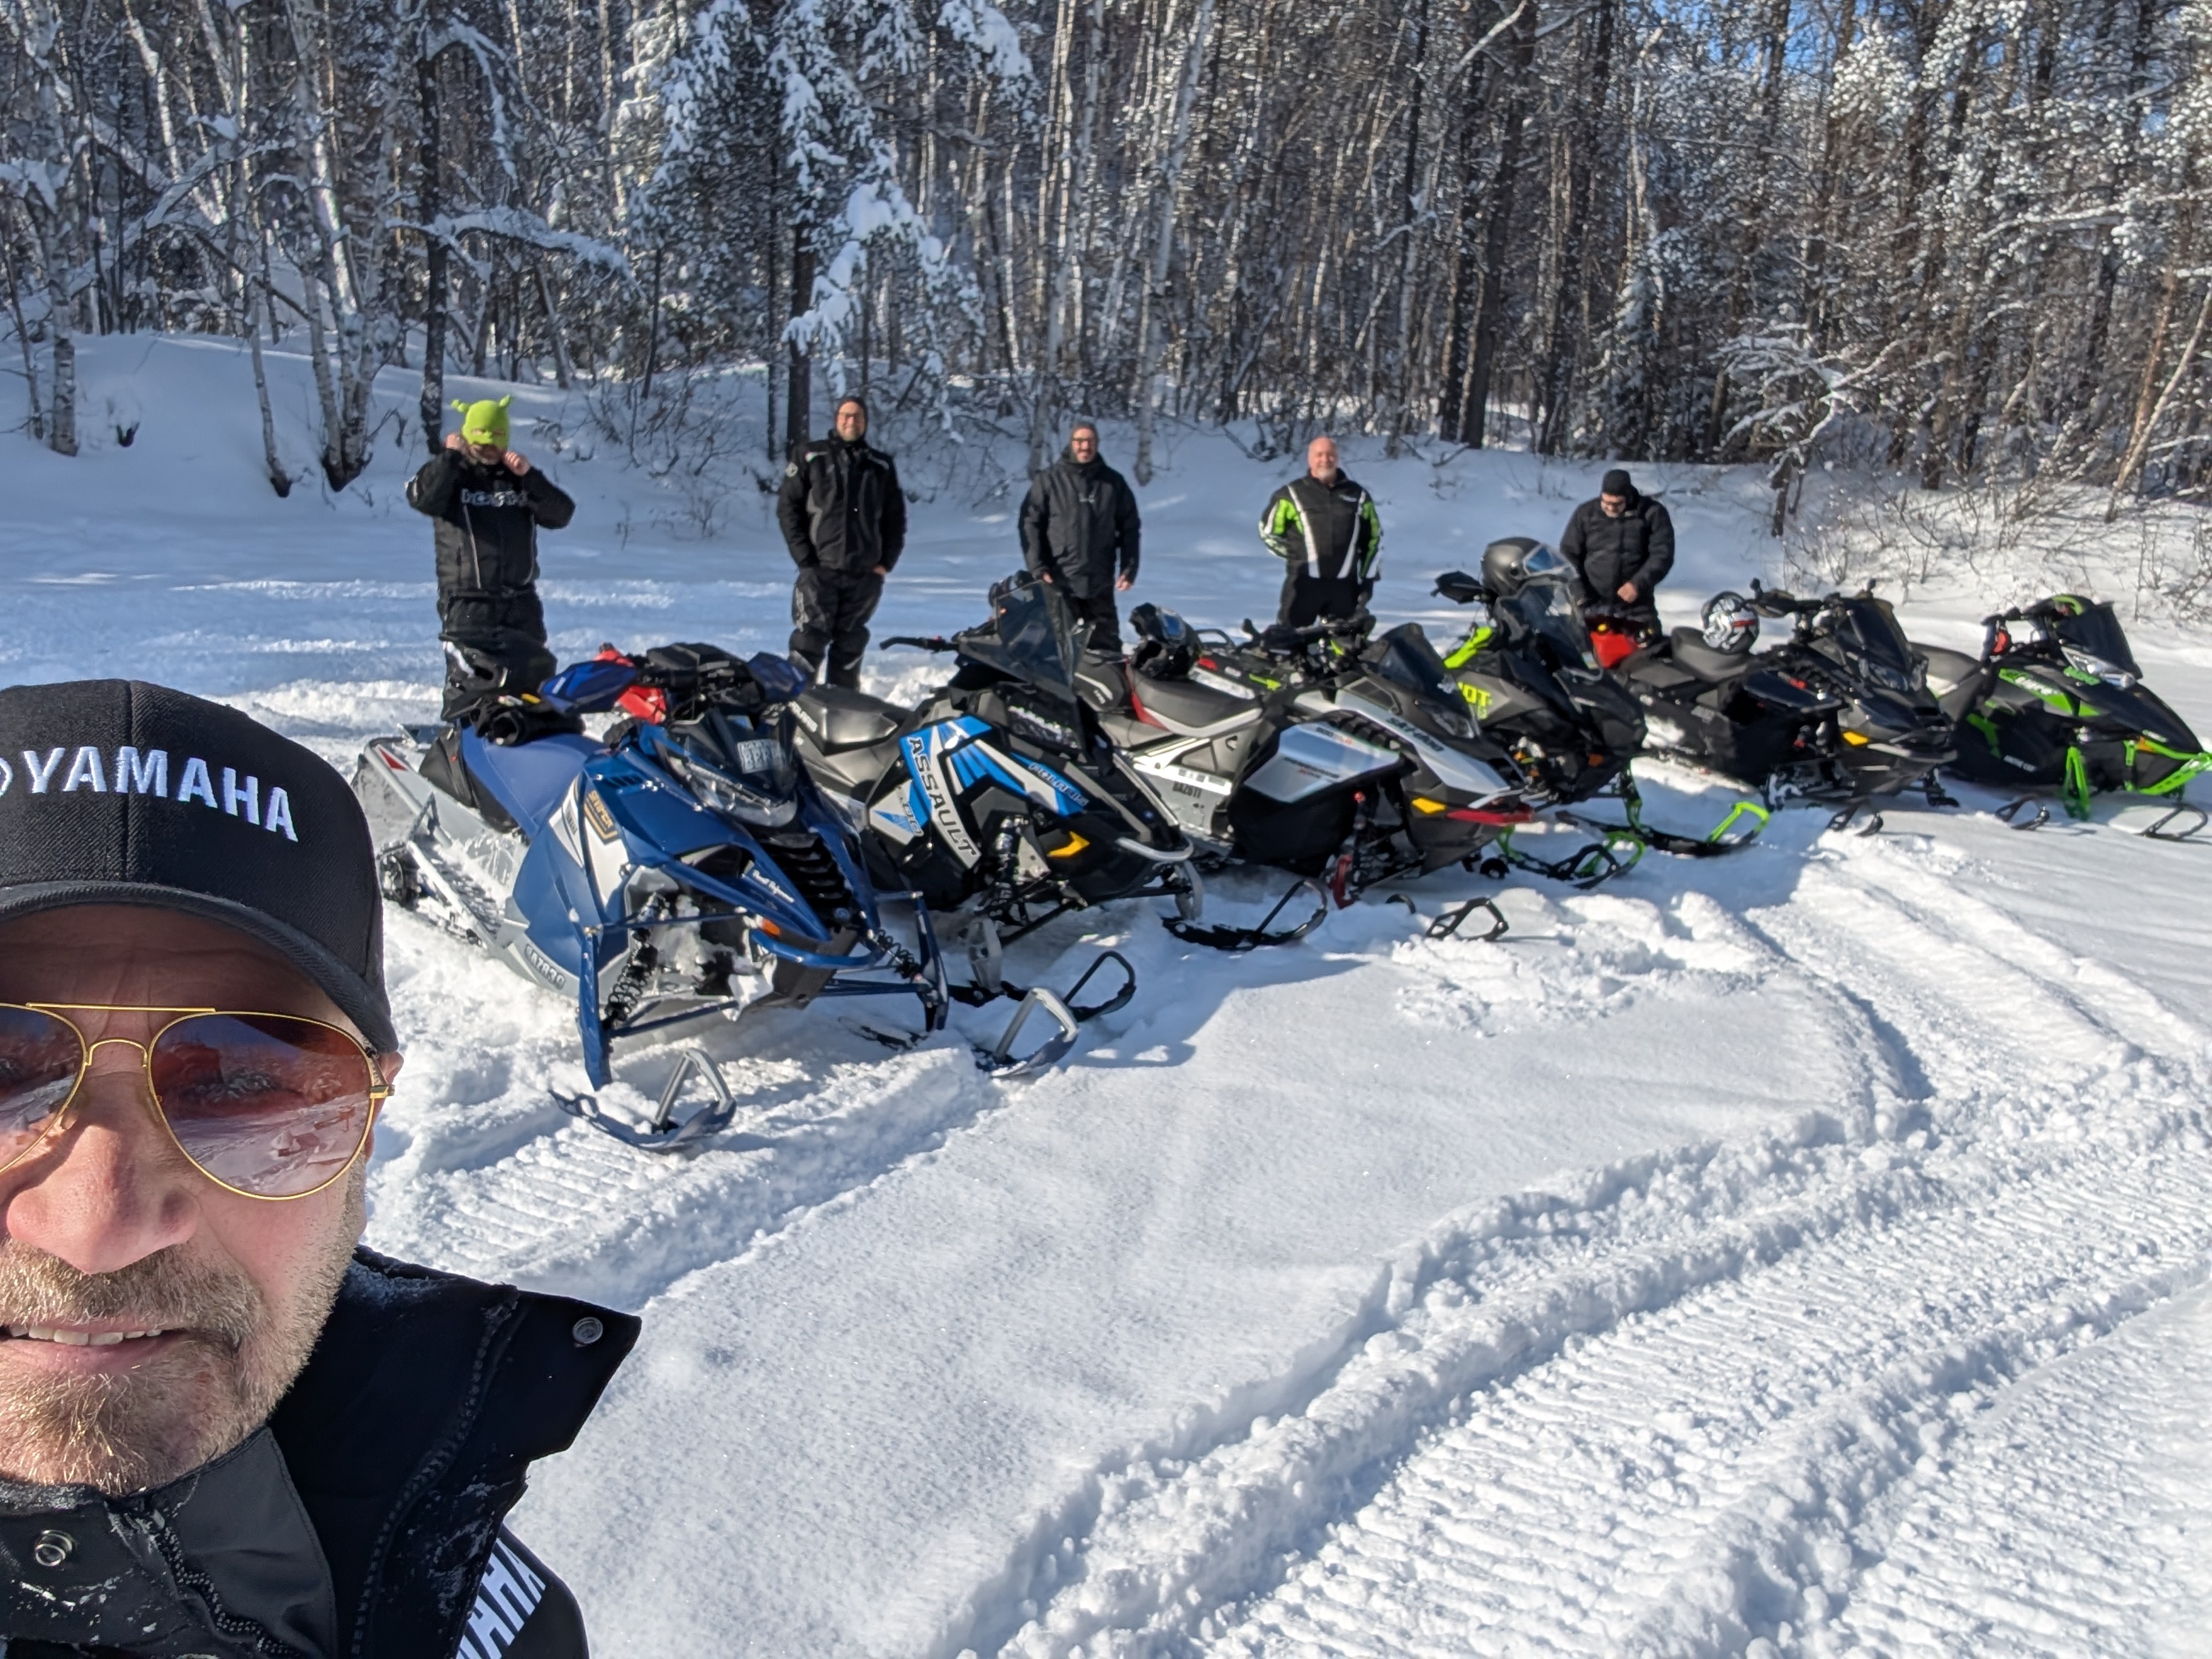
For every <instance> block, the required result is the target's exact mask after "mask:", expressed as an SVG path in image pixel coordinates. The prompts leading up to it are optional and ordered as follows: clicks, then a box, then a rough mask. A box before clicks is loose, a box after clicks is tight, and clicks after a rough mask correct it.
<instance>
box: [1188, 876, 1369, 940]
mask: <svg viewBox="0 0 2212 1659" xmlns="http://www.w3.org/2000/svg"><path fill="white" fill-rule="evenodd" d="M1300 893H1311V894H1312V895H1313V896H1314V910H1313V914H1312V915H1310V916H1308V917H1307V918H1306V919H1305V920H1304V921H1302V922H1300V923H1298V924H1297V926H1296V927H1281V928H1279V927H1276V926H1275V920H1276V918H1277V917H1279V916H1280V915H1282V914H1283V912H1284V911H1285V909H1286V908H1289V906H1290V902H1291V900H1292V899H1294V898H1296V897H1297V896H1298V895H1299V894H1300ZM1326 920H1328V890H1327V889H1326V888H1324V887H1323V886H1322V884H1320V883H1319V882H1317V881H1314V880H1311V879H1310V878H1309V879H1306V880H1302V881H1297V882H1294V883H1293V884H1291V886H1289V887H1288V888H1286V889H1285V890H1284V892H1283V896H1282V897H1280V898H1279V899H1277V900H1276V901H1275V905H1274V908H1273V909H1272V910H1270V911H1268V912H1267V915H1264V916H1262V917H1261V919H1260V925H1259V926H1258V927H1229V926H1226V925H1225V924H1223V923H1220V922H1215V923H1212V924H1210V925H1208V926H1206V927H1200V926H1199V925H1198V924H1197V923H1196V922H1194V921H1190V920H1188V919H1187V918H1185V917H1182V916H1163V917H1162V918H1161V919H1160V921H1161V925H1162V926H1163V927H1165V928H1166V929H1167V930H1168V932H1170V933H1173V934H1174V935H1175V936H1176V938H1177V939H1181V940H1182V941H1183V943H1184V944H1186V945H1205V946H1206V948H1207V949H1208V950H1212V951H1230V952H1231V953H1232V954H1242V953H1243V952H1244V951H1257V950H1259V949H1261V947H1262V946H1265V945H1294V944H1296V943H1297V941H1298V940H1300V939H1304V937H1305V936H1306V935H1307V934H1308V933H1311V932H1313V930H1314V929H1315V928H1316V927H1320V926H1321V925H1322V922H1323V921H1326Z"/></svg>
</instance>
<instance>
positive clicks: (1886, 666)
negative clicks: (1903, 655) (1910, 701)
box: [1863, 657, 1927, 694]
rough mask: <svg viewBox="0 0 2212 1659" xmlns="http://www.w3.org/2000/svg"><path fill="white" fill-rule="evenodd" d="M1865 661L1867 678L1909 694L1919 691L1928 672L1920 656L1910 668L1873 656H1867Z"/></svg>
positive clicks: (1890, 688)
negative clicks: (1878, 659) (1881, 660)
mask: <svg viewBox="0 0 2212 1659" xmlns="http://www.w3.org/2000/svg"><path fill="white" fill-rule="evenodd" d="M1863 665H1864V667H1865V669H1866V674H1867V678H1869V679H1870V680H1872V681H1873V682H1874V683H1875V684H1876V685H1879V686H1884V687H1887V689H1888V690H1892V691H1903V692H1905V693H1908V694H1910V693H1911V692H1914V691H1917V690H1919V689H1920V684H1921V683H1923V680H1924V676H1925V674H1926V672H1927V668H1926V665H1925V664H1923V662H1921V661H1920V659H1918V658H1915V659H1913V662H1912V665H1911V667H1910V668H1899V667H1898V666H1897V665H1896V664H1894V663H1887V662H1879V661H1876V660H1875V659H1873V658H1871V657H1869V658H1865V659H1863ZM1916 669H1917V670H1918V671H1919V673H1918V674H1917V675H1916V674H1915V672H1914V670H1916Z"/></svg>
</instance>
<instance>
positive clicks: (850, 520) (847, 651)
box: [775, 398, 906, 690]
mask: <svg viewBox="0 0 2212 1659" xmlns="http://www.w3.org/2000/svg"><path fill="white" fill-rule="evenodd" d="M867 433H868V406H867V404H864V403H862V402H861V401H860V399H859V398H840V399H838V402H837V410H836V431H835V432H833V433H832V434H831V435H829V437H827V438H824V439H823V440H822V441H820V442H819V443H811V444H808V445H807V446H806V447H805V448H803V449H801V450H800V451H799V453H797V454H796V455H793V457H792V458H791V462H790V465H787V466H786V467H785V468H784V470H783V489H781V492H779V493H778V495H777V496H776V502H775V517H776V522H777V523H778V524H780V525H781V526H782V527H783V539H784V544H785V545H786V546H787V547H788V548H789V549H790V550H791V562H793V564H795V565H797V566H798V567H799V580H797V582H796V583H794V584H793V587H792V590H791V659H792V660H793V662H795V663H797V664H798V665H799V666H800V667H801V668H804V669H805V671H807V672H808V673H809V674H810V675H811V674H817V673H819V674H821V676H822V678H823V679H825V680H826V681H828V682H829V684H831V685H842V686H845V687H847V688H848V689H854V690H857V689H858V688H859V686H860V659H861V658H862V657H863V656H864V655H865V654H866V652H867V649H868V619H869V618H870V617H872V616H874V615H875V614H876V606H877V605H879V604H880V603H882V600H883V597H884V578H885V577H886V576H888V575H890V574H891V568H892V567H893V566H894V565H896V564H897V563H898V559H899V554H900V553H901V552H902V551H903V550H905V547H906V495H905V494H904V492H903V491H902V490H901V489H899V481H898V468H897V467H896V466H895V465H892V464H891V458H890V456H888V455H886V454H884V452H883V451H882V450H880V449H876V448H872V447H870V446H869V444H868V441H867ZM825 657H826V658H827V659H828V667H827V670H826V671H825V670H824V668H823V659H824V658H825Z"/></svg>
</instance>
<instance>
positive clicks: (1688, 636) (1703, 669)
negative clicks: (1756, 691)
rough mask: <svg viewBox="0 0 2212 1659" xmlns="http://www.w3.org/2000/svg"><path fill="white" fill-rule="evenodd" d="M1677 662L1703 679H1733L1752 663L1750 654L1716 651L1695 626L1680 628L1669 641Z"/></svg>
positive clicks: (1669, 647)
mask: <svg viewBox="0 0 2212 1659" xmlns="http://www.w3.org/2000/svg"><path fill="white" fill-rule="evenodd" d="M1667 643H1668V649H1669V650H1670V651H1671V652H1672V653H1674V660H1675V662H1676V663H1677V664H1678V665H1680V666H1681V667H1683V668H1686V669H1687V670H1689V671H1690V672H1691V673H1692V674H1695V675H1696V676H1697V677H1698V678H1699V679H1701V680H1732V679H1734V678H1736V676H1738V675H1739V674H1741V673H1742V672H1743V671H1744V669H1745V667H1746V666H1747V665H1748V664H1749V663H1750V661H1751V659H1750V658H1749V657H1748V656H1739V655H1737V654H1735V653H1733V652H1728V651H1716V650H1714V649H1713V648H1712V647H1711V646H1710V645H1707V644H1706V643H1705V641H1704V639H1703V638H1701V637H1700V636H1699V633H1698V630H1697V629H1694V628H1678V629H1675V630H1674V635H1673V637H1672V638H1670V639H1669V640H1668V641H1667Z"/></svg>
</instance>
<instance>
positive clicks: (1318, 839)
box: [1083, 605, 1532, 949]
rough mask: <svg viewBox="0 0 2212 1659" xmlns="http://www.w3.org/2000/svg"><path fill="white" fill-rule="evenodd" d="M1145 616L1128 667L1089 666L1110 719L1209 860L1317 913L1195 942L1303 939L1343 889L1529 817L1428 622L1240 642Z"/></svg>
mask: <svg viewBox="0 0 2212 1659" xmlns="http://www.w3.org/2000/svg"><path fill="white" fill-rule="evenodd" d="M1130 623H1131V625H1132V626H1133V628H1134V629H1135V630H1136V632H1137V635H1138V638H1139V644H1138V647H1137V650H1136V653H1135V654H1134V656H1133V658H1132V659H1130V660H1129V661H1127V663H1126V664H1125V663H1124V662H1123V661H1122V660H1121V659H1103V658H1099V657H1096V656H1094V657H1091V658H1089V659H1086V660H1085V665H1084V672H1083V681H1084V685H1083V690H1084V695H1085V697H1086V698H1088V699H1089V700H1090V702H1091V706H1092V708H1094V709H1095V710H1096V711H1097V719H1098V721H1099V724H1100V726H1102V727H1103V729H1104V731H1105V732H1107V733H1108V735H1109V736H1110V737H1111V738H1113V739H1114V741H1115V742H1116V743H1117V744H1121V746H1122V747H1124V748H1125V749H1126V750H1127V751H1128V754H1129V758H1130V762H1131V764H1132V765H1133V766H1134V767H1135V769H1136V770H1137V771H1138V772H1139V774H1140V775H1142V776H1143V777H1144V778H1145V779H1146V781H1149V782H1150V783H1152V786H1153V787H1154V790H1155V791H1156V793H1158V795H1159V798H1160V799H1162V800H1164V801H1165V802H1166V803H1167V805H1168V807H1169V809H1170V811H1172V812H1173V813H1174V814H1175V816H1176V820H1177V822H1179V823H1181V824H1182V827H1183V828H1184V829H1186V830H1188V832H1189V833H1190V835H1191V836H1194V837H1195V838H1196V839H1197V840H1198V842H1200V845H1201V847H1202V848H1205V849H1206V853H1207V854H1208V855H1209V856H1210V857H1212V858H1215V859H1221V860H1226V859H1231V858H1234V859H1237V860H1243V861H1245V862H1248V863H1252V864H1261V865H1269V866H1274V867H1277V868H1279V869H1283V870H1287V871H1289V872H1292V873H1294V874H1296V875H1298V876H1301V877H1304V878H1307V879H1308V880H1309V881H1310V882H1311V883H1313V884H1316V892H1315V895H1314V896H1315V899H1316V908H1315V909H1314V912H1313V914H1312V915H1311V916H1310V918H1309V919H1308V920H1306V921H1304V922H1303V923H1302V924H1299V925H1297V926H1296V927H1291V928H1288V929H1285V930H1284V931H1282V932H1280V933H1275V932H1271V931H1269V930H1270V928H1271V927H1272V925H1273V921H1274V920H1275V918H1274V916H1273V915H1271V916H1270V917H1269V918H1268V919H1267V921H1265V922H1263V923H1262V924H1261V927H1260V928H1259V929H1257V930H1250V929H1241V930H1240V929H1237V928H1227V927H1212V928H1206V929H1196V928H1193V927H1188V926H1182V927H1176V933H1179V934H1180V935H1182V937H1184V938H1187V939H1196V940H1198V941H1199V942H1200V943H1205V944H1209V945H1218V946H1219V947H1221V948H1224V949H1245V948H1249V946H1250V945H1254V944H1273V943H1279V942H1281V941H1282V940H1284V939H1291V938H1297V937H1302V936H1303V935H1304V933H1308V932H1310V931H1311V930H1312V928H1313V927H1316V926H1317V925H1319V923H1320V921H1321V919H1322V916H1323V915H1326V914H1327V910H1328V902H1329V900H1330V899H1334V901H1335V902H1337V903H1338V904H1340V905H1342V904H1348V903H1350V902H1352V900H1353V899H1354V898H1356V897H1357V896H1358V894H1359V893H1360V892H1361V891H1362V890H1364V889H1365V888H1368V887H1370V886H1372V885H1373V884H1376V882H1379V881H1384V880H1388V879H1390V878H1395V877H1401V876H1419V875H1425V874H1429V873H1431V872H1435V871H1438V870H1443V869H1445V868H1448V867H1449V866H1453V865H1460V866H1466V867H1468V868H1469V869H1473V868H1474V867H1476V866H1477V864H1478V863H1479V862H1480V860H1481V857H1482V854H1483V853H1484V851H1485V849H1486V848H1488V847H1489V846H1490V845H1491V844H1492V842H1495V841H1496V840H1497V839H1498V835H1499V833H1500V831H1501V830H1503V829H1506V828H1508V827H1509V826H1511V825H1514V824H1521V823H1528V822H1529V820H1530V818H1531V817H1532V814H1531V812H1530V810H1529V806H1528V800H1527V799H1526V796H1525V793H1524V792H1523V790H1522V787H1521V786H1520V785H1519V783H1518V782H1517V781H1516V778H1515V776H1514V774H1513V769H1512V766H1511V763H1510V761H1508V760H1507V759H1506V757H1505V756H1504V752H1503V751H1502V750H1500V749H1499V747H1498V744H1495V743H1492V742H1491V741H1490V740H1489V739H1488V738H1486V737H1485V736H1484V735H1483V733H1482V732H1481V730H1480V727H1479V726H1478V725H1477V723H1476V722H1475V720H1474V718H1473V716H1472V715H1471V714H1469V713H1468V708H1467V704H1466V702H1465V700H1464V699H1463V698H1462V697H1461V696H1460V695H1459V691H1458V689H1457V687H1456V686H1455V685H1454V684H1453V683H1452V679H1451V676H1450V675H1449V672H1448V671H1446V670H1445V668H1444V665H1443V659H1440V658H1439V657H1438V656H1437V653H1436V648H1435V647H1433V646H1431V644H1430V643H1429V641H1428V638H1427V636H1426V635H1425V634H1424V633H1423V632H1422V631H1421V629H1420V627H1419V624H1417V623H1406V624H1403V625H1401V626H1400V627H1397V628H1393V629H1389V631H1388V632H1386V633H1384V634H1383V635H1380V636H1379V637H1376V638H1374V639H1372V640H1370V639H1369V638H1368V635H1369V634H1370V630H1371V629H1372V628H1373V625H1374V624H1373V619H1372V618H1371V617H1367V616H1366V615H1365V614H1364V613H1362V614H1361V615H1360V616H1359V617H1356V618H1354V619H1352V621H1350V622H1345V623H1330V622H1323V623H1317V624H1316V625H1314V626H1313V627H1310V628H1305V629H1287V628H1283V627H1280V626H1277V627H1274V628H1271V629H1267V631H1266V632H1265V633H1261V631H1260V630H1257V629H1253V628H1252V626H1251V624H1250V623H1246V624H1245V627H1246V631H1247V635H1248V638H1247V639H1246V641H1243V642H1242V643H1237V642H1234V641H1231V640H1230V639H1229V637H1228V636H1227V635H1218V634H1216V635H1206V636H1201V635H1200V634H1199V633H1198V632H1197V631H1196V630H1194V629H1192V628H1191V627H1190V626H1189V624H1188V623H1186V622H1184V621H1183V619H1182V617H1178V616H1176V614H1175V613H1174V612H1172V611H1162V610H1160V609H1158V607H1157V606H1154V605H1139V606H1138V607H1137V609H1136V610H1135V611H1133V612H1132V613H1131V616H1130ZM1294 891H1295V890H1294ZM1287 897H1288V896H1286V901H1287ZM1282 908H1283V906H1281V905H1279V906H1278V907H1277V911H1278V913H1279V912H1280V910H1281V909H1282Z"/></svg>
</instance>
